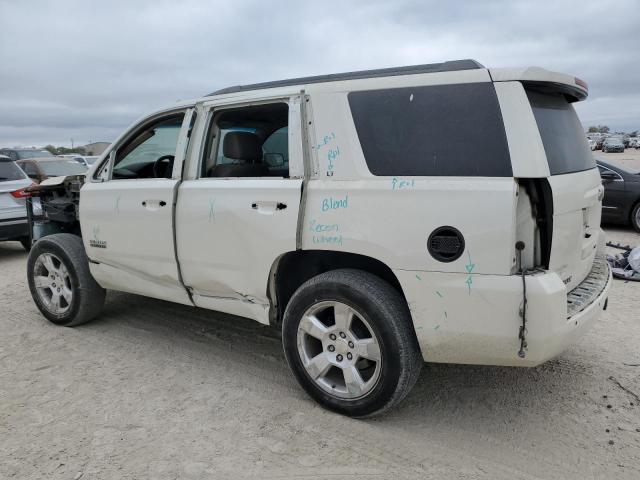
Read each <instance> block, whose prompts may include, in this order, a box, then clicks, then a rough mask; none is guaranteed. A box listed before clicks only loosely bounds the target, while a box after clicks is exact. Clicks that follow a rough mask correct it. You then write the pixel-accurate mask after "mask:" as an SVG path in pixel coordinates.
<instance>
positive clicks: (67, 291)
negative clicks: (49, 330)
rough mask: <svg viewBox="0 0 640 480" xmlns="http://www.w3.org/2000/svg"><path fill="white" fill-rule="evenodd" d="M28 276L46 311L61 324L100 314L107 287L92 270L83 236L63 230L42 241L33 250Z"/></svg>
mask: <svg viewBox="0 0 640 480" xmlns="http://www.w3.org/2000/svg"><path fill="white" fill-rule="evenodd" d="M27 279H28V281H29V289H30V290H31V296H32V297H33V300H34V302H35V304H36V306H37V307H38V309H39V310H40V311H41V312H42V314H43V315H44V316H45V317H46V318H47V319H48V320H50V321H51V322H53V323H55V324H57V325H65V326H68V327H71V326H75V325H79V324H81V323H84V322H87V321H89V320H91V319H92V318H93V317H95V316H96V315H98V313H100V311H101V310H102V306H103V305H104V298H105V290H104V289H103V288H102V287H100V285H98V284H97V283H96V281H95V280H94V279H93V277H92V276H91V273H90V272H89V262H88V259H87V255H86V253H85V251H84V246H83V244H82V239H81V238H80V237H78V236H76V235H71V234H68V233H60V234H55V235H49V236H47V237H43V238H41V239H40V240H38V241H37V242H36V243H35V244H34V245H33V247H32V248H31V252H30V253H29V259H28V261H27Z"/></svg>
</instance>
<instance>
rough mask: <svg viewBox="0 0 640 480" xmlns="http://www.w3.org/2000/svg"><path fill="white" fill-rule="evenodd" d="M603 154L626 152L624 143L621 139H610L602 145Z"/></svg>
mask: <svg viewBox="0 0 640 480" xmlns="http://www.w3.org/2000/svg"><path fill="white" fill-rule="evenodd" d="M602 151H603V153H610V152H624V142H623V141H622V139H621V138H617V137H609V138H607V139H606V140H605V141H604V142H603V143H602Z"/></svg>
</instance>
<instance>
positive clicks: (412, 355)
mask: <svg viewBox="0 0 640 480" xmlns="http://www.w3.org/2000/svg"><path fill="white" fill-rule="evenodd" d="M326 301H333V302H340V303H343V304H346V305H347V306H349V307H350V308H352V309H354V310H356V311H357V313H358V315H360V316H362V317H363V318H364V319H365V320H366V321H367V322H368V324H369V325H370V327H371V330H372V331H373V332H372V333H373V334H374V335H375V336H376V340H377V341H378V343H379V345H380V354H381V355H380V356H381V370H380V374H379V377H378V380H377V383H376V384H375V386H374V387H372V389H371V390H370V391H369V392H368V393H366V394H365V395H364V396H361V397H359V398H355V399H345V398H339V397H337V396H334V395H332V394H330V393H328V392H327V391H326V390H323V389H322V388H321V387H320V386H319V385H318V384H317V383H316V382H315V381H314V380H313V379H312V378H311V376H310V375H309V374H308V373H307V370H306V369H305V367H304V365H303V363H302V359H301V354H300V353H299V351H298V341H297V339H298V326H299V324H300V321H301V319H302V317H303V315H304V313H305V312H307V310H308V309H309V308H311V307H312V306H314V305H317V304H319V303H320V302H326ZM282 342H283V346H284V353H285V355H286V358H287V362H288V364H289V367H290V368H291V370H292V371H293V373H294V375H295V377H296V379H297V380H298V382H299V383H300V385H301V386H302V387H303V388H304V389H305V390H306V392H307V393H308V394H309V395H310V396H311V397H312V398H313V399H315V400H316V401H317V402H318V403H320V405H322V406H324V407H326V408H328V409H330V410H333V411H335V412H338V413H342V414H345V415H348V416H351V417H359V418H361V417H371V416H374V415H378V414H381V413H383V412H384V411H386V410H387V409H389V408H391V407H393V406H394V405H396V404H398V403H399V402H400V401H401V400H402V399H403V398H404V397H405V396H406V395H407V394H408V393H409V391H410V390H411V388H413V386H414V384H415V382H416V380H417V379H418V375H419V374H420V369H421V368H422V363H423V359H422V355H421V352H420V348H419V345H418V340H417V338H416V335H415V331H414V330H413V324H412V321H411V314H410V312H409V308H408V306H407V303H406V301H405V300H404V298H403V297H402V295H401V294H400V293H398V291H397V290H395V289H394V288H393V287H392V286H391V285H389V284H388V283H387V282H385V281H384V280H382V279H380V278H379V277H376V276H374V275H372V274H370V273H368V272H364V271H361V270H351V269H343V270H333V271H330V272H326V273H323V274H321V275H318V276H316V277H314V278H312V279H310V280H308V281H307V282H305V283H304V284H303V285H302V286H300V288H298V290H297V291H296V292H295V294H294V295H293V296H292V298H291V300H290V301H289V304H288V305H287V308H286V310H285V314H284V318H283V324H282ZM332 368H333V367H332Z"/></svg>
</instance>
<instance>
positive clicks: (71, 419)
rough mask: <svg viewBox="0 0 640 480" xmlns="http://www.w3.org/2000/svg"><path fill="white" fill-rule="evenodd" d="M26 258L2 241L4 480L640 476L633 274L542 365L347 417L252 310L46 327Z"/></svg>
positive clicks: (434, 376) (623, 236) (450, 372)
mask: <svg viewBox="0 0 640 480" xmlns="http://www.w3.org/2000/svg"><path fill="white" fill-rule="evenodd" d="M608 236H609V238H610V239H613V240H615V241H621V242H624V243H632V244H640V235H637V234H635V233H633V232H631V231H630V230H624V229H608ZM25 260H26V254H25V253H24V252H23V251H22V249H21V248H20V246H19V245H18V244H17V243H11V242H6V243H2V244H0V272H1V275H0V331H1V332H2V336H1V337H0V478H2V479H5V478H17V479H32V478H33V479H39V478H47V479H79V478H83V479H144V478H150V479H154V480H155V479H159V480H161V479H175V478H184V479H203V478H229V479H237V478H249V477H253V478H273V479H275V478H331V479H339V478H393V479H399V478H436V479H443V478H467V479H474V478H490V479H503V478H504V479H509V480H514V479H543V478H544V479H548V478H576V479H591V478H616V479H627V478H628V479H638V478H640V406H639V405H638V404H639V403H640V398H638V395H640V351H639V350H638V345H640V342H639V339H640V294H639V293H640V283H633V282H629V283H624V282H623V281H619V280H616V281H614V285H613V288H612V291H611V296H610V301H609V308H608V310H607V311H606V312H604V314H603V316H602V318H601V320H600V321H599V322H598V323H597V325H596V326H595V327H594V328H593V330H591V331H590V332H589V333H588V334H587V335H586V336H585V337H584V338H583V339H582V340H581V341H580V342H579V343H577V344H576V345H574V346H573V347H571V348H570V349H569V350H567V351H566V352H565V353H564V354H562V355H561V356H560V357H559V358H557V359H555V360H553V361H550V362H548V363H546V364H544V365H542V366H540V367H537V368H534V369H519V368H504V367H479V366H466V365H439V364H427V365H425V368H424V369H423V371H422V375H421V378H420V379H419V381H418V384H417V385H416V388H415V389H414V390H413V392H412V393H411V395H410V396H409V397H408V398H407V399H406V400H405V401H404V403H402V404H401V406H400V407H399V408H397V409H395V410H393V411H391V412H389V413H388V414H387V415H386V416H384V417H382V418H379V419H375V420H367V421H362V420H360V421H358V420H351V419H348V418H344V417H341V416H338V415H335V414H332V413H330V412H327V411H325V410H323V409H321V408H320V407H318V406H317V405H316V404H315V403H314V402H312V401H311V400H310V399H309V398H308V397H307V396H306V395H305V394H304V393H303V391H302V390H301V389H300V388H299V387H298V386H297V384H296V383H295V381H294V379H293V378H292V376H291V375H290V374H289V371H288V368H287V366H286V363H285V360H284V355H283V353H282V350H281V346H280V341H279V339H278V335H277V333H276V332H274V331H273V330H272V329H269V328H267V327H262V326H260V325H258V324H255V323H253V322H250V321H248V320H244V319H240V318H237V317H231V316H228V315H222V314H216V313H213V312H209V311H205V310H200V309H193V308H189V307H183V306H180V305H174V304H170V303H166V302H163V301H158V300H151V299H146V298H142V297H136V296H133V295H128V294H123V293H116V292H110V293H109V295H108V297H107V304H106V308H105V311H104V313H103V315H102V316H101V317H100V318H99V319H98V320H96V321H94V322H92V323H90V324H87V325H84V326H81V327H78V328H75V329H71V328H61V327H56V326H54V325H52V324H50V323H48V322H47V321H46V320H45V319H44V318H43V317H42V316H41V315H40V314H39V312H38V311H37V309H36V307H35V306H34V304H33V302H32V300H31V297H30V295H29V291H28V287H27V284H26V278H25ZM623 387H624V388H623Z"/></svg>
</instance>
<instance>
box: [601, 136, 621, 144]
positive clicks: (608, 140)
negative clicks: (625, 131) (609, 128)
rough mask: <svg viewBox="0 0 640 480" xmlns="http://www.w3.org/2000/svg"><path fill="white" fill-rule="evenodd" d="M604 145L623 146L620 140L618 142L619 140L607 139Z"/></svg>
mask: <svg viewBox="0 0 640 480" xmlns="http://www.w3.org/2000/svg"><path fill="white" fill-rule="evenodd" d="M604 143H606V144H607V145H624V143H623V142H622V140H620V139H619V138H607V139H606V140H605V141H604Z"/></svg>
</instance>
